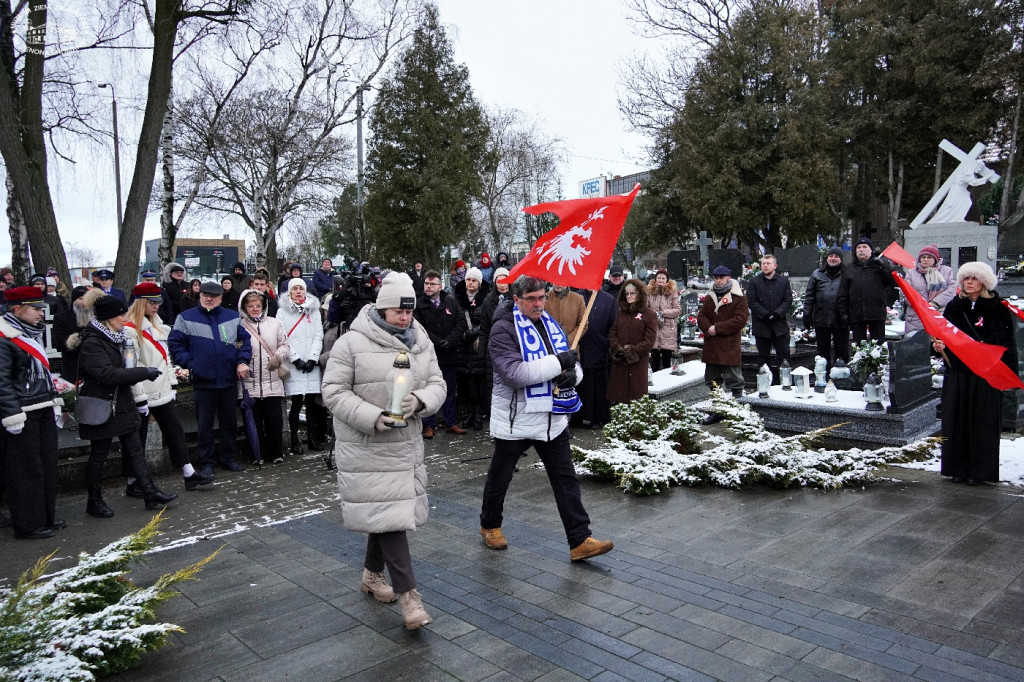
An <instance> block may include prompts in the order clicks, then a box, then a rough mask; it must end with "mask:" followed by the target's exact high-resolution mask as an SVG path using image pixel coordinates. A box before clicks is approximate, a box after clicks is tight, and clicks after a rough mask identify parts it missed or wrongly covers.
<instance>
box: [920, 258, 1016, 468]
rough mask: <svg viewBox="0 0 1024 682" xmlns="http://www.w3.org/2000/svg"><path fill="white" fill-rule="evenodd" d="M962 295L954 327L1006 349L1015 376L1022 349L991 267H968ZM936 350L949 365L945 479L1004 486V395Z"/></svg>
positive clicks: (952, 310)
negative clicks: (1001, 473) (1001, 456)
mask: <svg viewBox="0 0 1024 682" xmlns="http://www.w3.org/2000/svg"><path fill="white" fill-rule="evenodd" d="M956 280H957V283H958V284H959V285H960V290H961V291H960V294H959V295H957V296H956V297H955V298H954V299H953V300H952V301H950V302H949V303H948V304H947V305H946V309H945V311H944V312H943V317H945V318H946V319H947V320H949V322H950V323H951V324H954V325H956V327H957V328H958V329H960V330H961V331H962V332H963V333H964V334H966V335H967V336H970V337H971V338H972V339H974V340H975V341H981V342H982V343H987V344H992V345H997V346H1005V347H1006V352H1004V353H1003V357H1002V361H1003V363H1004V364H1006V365H1007V366H1008V367H1009V368H1010V369H1011V370H1012V371H1013V373H1014V374H1017V373H1018V368H1017V343H1016V339H1015V338H1014V337H1015V332H1014V321H1013V316H1012V314H1011V313H1010V311H1009V310H1007V309H1006V307H1005V306H1003V304H1002V302H1001V301H1002V299H1001V298H1000V297H999V294H998V293H996V292H995V291H994V289H995V287H996V284H997V279H996V276H995V273H993V272H992V268H990V267H989V266H988V265H986V264H985V263H967V264H965V265H962V266H960V269H959V270H958V271H957V273H956ZM932 347H933V348H935V350H936V352H939V353H943V354H944V355H945V357H946V358H947V362H948V364H949V368H948V371H947V372H946V378H945V380H944V381H943V383H942V405H941V409H942V467H941V473H942V475H943V476H951V477H952V478H953V482H954V483H966V484H967V485H980V484H981V483H983V482H985V481H991V482H993V483H994V482H997V481H999V429H1000V426H1001V421H1002V405H1003V394H1002V392H1001V391H999V390H998V389H995V388H993V387H992V386H990V385H989V383H988V382H987V381H985V379H983V378H981V377H979V376H978V375H977V374H975V373H974V372H972V371H971V370H970V369H969V368H968V367H967V365H965V364H964V362H963V360H961V359H960V358H958V357H957V356H956V355H955V354H954V353H953V351H952V350H950V349H949V348H947V347H946V346H945V344H944V343H943V342H942V341H938V340H936V341H935V342H934V343H933V344H932Z"/></svg>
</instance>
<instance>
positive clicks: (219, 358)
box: [167, 282, 252, 475]
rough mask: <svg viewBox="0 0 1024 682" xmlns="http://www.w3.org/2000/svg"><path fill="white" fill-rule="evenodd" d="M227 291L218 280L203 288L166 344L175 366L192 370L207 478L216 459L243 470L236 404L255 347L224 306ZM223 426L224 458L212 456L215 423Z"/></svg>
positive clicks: (224, 465) (228, 467) (230, 468)
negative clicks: (237, 452) (238, 454)
mask: <svg viewBox="0 0 1024 682" xmlns="http://www.w3.org/2000/svg"><path fill="white" fill-rule="evenodd" d="M223 296H224V288H223V287H221V285H220V284H218V283H216V282H203V284H202V286H200V287H199V305H198V306H196V307H194V308H189V309H188V310H185V311H182V313H181V314H180V315H178V318H177V319H176V320H175V321H174V329H173V330H172V331H171V333H170V336H168V338H167V345H168V347H169V348H170V351H171V357H172V358H173V359H174V362H175V363H176V364H178V365H181V366H182V367H184V368H185V369H187V370H189V373H190V375H191V379H192V390H193V395H194V396H195V404H196V421H197V422H198V424H199V433H198V434H197V437H196V440H197V445H198V450H199V464H200V466H201V467H202V472H203V473H204V474H206V475H210V474H212V473H213V463H214V461H217V462H219V463H220V466H221V467H222V468H224V469H226V470H228V471H242V470H243V468H242V467H241V466H240V465H239V464H238V463H237V462H235V436H236V434H237V432H238V424H237V423H236V420H235V400H236V397H237V395H238V380H239V379H242V380H244V379H245V378H246V377H247V376H249V360H251V359H252V345H251V343H250V339H249V332H247V331H245V329H244V328H243V327H242V325H241V320H240V319H239V317H238V313H237V312H235V311H234V310H228V309H227V308H223V307H221V300H222V299H223ZM215 415H216V417H217V421H218V423H219V425H220V456H219V457H215V456H214V446H213V420H214V416H215Z"/></svg>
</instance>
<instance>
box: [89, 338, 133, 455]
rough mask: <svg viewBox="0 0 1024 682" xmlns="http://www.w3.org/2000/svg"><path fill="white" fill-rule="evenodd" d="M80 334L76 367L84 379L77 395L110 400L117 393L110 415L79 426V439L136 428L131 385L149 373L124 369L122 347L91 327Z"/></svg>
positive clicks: (126, 431)
mask: <svg viewBox="0 0 1024 682" xmlns="http://www.w3.org/2000/svg"><path fill="white" fill-rule="evenodd" d="M79 336H80V337H81V339H82V342H81V344H80V345H79V347H78V369H79V374H80V375H81V378H82V380H83V383H82V386H81V388H80V389H79V396H92V397H95V398H102V399H104V400H113V399H114V397H115V396H114V393H115V389H116V393H117V402H116V403H115V406H114V414H113V416H112V417H111V418H110V419H108V420H107V421H106V422H105V423H103V424H99V425H96V426H89V425H88V424H82V425H80V426H79V429H78V433H79V437H81V438H82V440H100V439H103V438H116V437H117V436H120V435H122V434H125V433H129V432H130V431H131V430H132V429H137V428H138V427H139V411H138V410H137V409H136V407H135V399H134V398H133V397H132V385H133V384H137V383H139V382H140V381H144V380H145V379H146V378H147V377H148V376H149V371H148V369H147V368H145V367H134V368H132V369H126V368H125V366H124V360H123V358H122V357H121V346H120V345H119V344H115V343H114V342H113V341H111V340H110V339H108V338H107V337H106V336H105V335H104V334H102V333H101V332H99V331H97V330H96V329H93V328H92V326H88V327H85V328H84V329H82V331H81V332H80V334H79ZM143 402H145V399H143ZM140 404H141V403H140Z"/></svg>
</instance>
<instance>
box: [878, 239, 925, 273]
mask: <svg viewBox="0 0 1024 682" xmlns="http://www.w3.org/2000/svg"><path fill="white" fill-rule="evenodd" d="M882 255H883V256H885V257H886V258H888V259H889V260H891V261H892V262H893V263H896V264H897V265H902V266H903V267H905V268H912V267H914V266H915V265H916V264H917V261H916V260H915V259H914V257H913V256H911V255H910V252H909V251H907V250H906V249H904V248H903V247H902V246H900V245H899V244H897V243H896V242H893V243H892V244H889V246H887V247H885V251H883V252H882Z"/></svg>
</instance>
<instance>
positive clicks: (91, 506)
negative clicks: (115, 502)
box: [85, 485, 114, 519]
mask: <svg viewBox="0 0 1024 682" xmlns="http://www.w3.org/2000/svg"><path fill="white" fill-rule="evenodd" d="M85 513H86V514H88V515H89V516H95V517H96V518H98V519H109V518H110V517H111V516H113V515H114V510H113V509H111V508H110V507H108V506H107V503H106V502H104V501H103V488H101V487H100V486H98V485H95V486H94V485H90V486H89V501H88V502H86V503H85Z"/></svg>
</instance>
